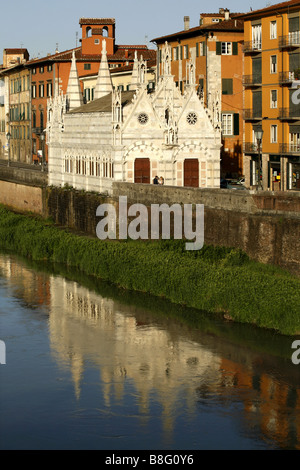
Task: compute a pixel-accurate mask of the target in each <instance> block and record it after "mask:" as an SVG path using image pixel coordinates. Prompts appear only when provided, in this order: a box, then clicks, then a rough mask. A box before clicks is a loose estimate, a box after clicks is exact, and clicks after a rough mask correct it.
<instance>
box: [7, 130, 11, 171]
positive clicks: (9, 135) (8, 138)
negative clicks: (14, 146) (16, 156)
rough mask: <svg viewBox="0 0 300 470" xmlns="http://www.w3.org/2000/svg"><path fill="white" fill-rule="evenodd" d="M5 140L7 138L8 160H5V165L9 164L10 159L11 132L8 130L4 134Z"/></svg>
mask: <svg viewBox="0 0 300 470" xmlns="http://www.w3.org/2000/svg"><path fill="white" fill-rule="evenodd" d="M6 137H7V140H8V160H7V166H9V161H10V138H11V133H10V132H8V133H7V134H6Z"/></svg>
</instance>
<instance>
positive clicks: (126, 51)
mask: <svg viewBox="0 0 300 470" xmlns="http://www.w3.org/2000/svg"><path fill="white" fill-rule="evenodd" d="M125 59H128V49H125Z"/></svg>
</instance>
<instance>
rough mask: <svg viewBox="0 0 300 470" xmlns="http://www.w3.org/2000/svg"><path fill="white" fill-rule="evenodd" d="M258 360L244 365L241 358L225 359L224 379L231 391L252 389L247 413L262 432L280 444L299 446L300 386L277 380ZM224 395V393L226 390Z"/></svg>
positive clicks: (299, 447) (246, 402) (223, 381)
mask: <svg viewBox="0 0 300 470" xmlns="http://www.w3.org/2000/svg"><path fill="white" fill-rule="evenodd" d="M260 368H261V365H260V364H259V363H257V364H255V363H254V364H252V367H251V368H250V369H249V368H248V367H244V366H243V365H242V364H240V363H238V362H234V361H231V360H228V359H224V358H223V359H222V361H221V370H222V383H223V385H224V388H225V389H226V388H227V390H228V393H230V394H231V395H232V391H233V390H234V389H236V390H239V391H241V390H247V389H248V390H253V391H254V392H256V393H252V394H251V395H250V394H249V395H247V396H246V397H245V399H244V410H245V417H246V419H247V421H248V422H252V423H253V425H255V424H256V423H257V422H259V427H260V429H261V431H262V433H263V434H264V435H265V436H266V437H268V438H269V439H274V440H275V441H276V442H277V443H278V444H279V445H280V446H287V445H289V446H290V447H291V448H295V447H296V448H297V449H300V388H298V389H295V388H294V389H292V388H291V387H290V386H289V384H288V383H287V382H286V381H279V380H276V378H275V377H273V376H272V375H271V374H269V373H267V372H266V371H261V370H260ZM224 395H225V393H224Z"/></svg>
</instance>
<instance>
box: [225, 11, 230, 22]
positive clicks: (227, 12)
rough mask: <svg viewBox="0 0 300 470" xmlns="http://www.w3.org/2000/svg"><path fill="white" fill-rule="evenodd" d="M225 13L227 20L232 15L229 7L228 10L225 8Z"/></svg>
mask: <svg viewBox="0 0 300 470" xmlns="http://www.w3.org/2000/svg"><path fill="white" fill-rule="evenodd" d="M224 13H225V20H229V19H230V16H229V14H230V10H228V9H227V8H226V10H224Z"/></svg>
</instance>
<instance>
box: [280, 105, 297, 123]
mask: <svg viewBox="0 0 300 470" xmlns="http://www.w3.org/2000/svg"><path fill="white" fill-rule="evenodd" d="M297 108H298V106H297V107H295V108H279V116H278V118H279V119H281V120H283V121H293V120H299V119H300V109H297ZM299 108H300V107H299Z"/></svg>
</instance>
